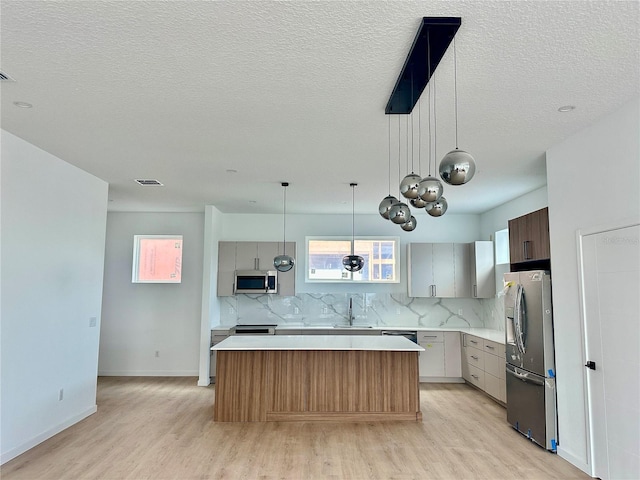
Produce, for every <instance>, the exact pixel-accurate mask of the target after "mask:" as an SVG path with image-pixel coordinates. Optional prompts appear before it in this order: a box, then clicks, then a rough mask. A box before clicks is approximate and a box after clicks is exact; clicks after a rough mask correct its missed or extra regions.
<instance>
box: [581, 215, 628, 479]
mask: <svg viewBox="0 0 640 480" xmlns="http://www.w3.org/2000/svg"><path fill="white" fill-rule="evenodd" d="M638 225H640V217H626V218H622V219H618V220H613V221H611V222H607V223H604V224H599V225H595V226H590V227H585V228H580V229H578V230H576V251H577V261H578V293H579V300H580V302H579V308H580V335H581V346H582V362H583V363H585V362H586V361H587V358H586V354H587V346H588V345H587V311H586V298H585V285H584V274H585V268H584V251H583V238H584V237H586V236H589V235H598V234H600V233H606V232H612V231H615V230H620V229H623V228H628V227H635V226H638ZM587 373H588V372H587V371H586V368H585V369H584V370H583V372H582V375H583V382H584V383H583V385H584V386H585V387H584V388H585V392H584V393H585V395H584V405H585V412H586V416H587V418H586V419H585V420H586V422H585V423H586V432H587V438H586V440H587V465H588V466H589V469H590V474H591V476H595V475H596V472H595V471H594V465H593V456H594V442H593V438H592V432H591V429H592V428H591V425H592V420H593V418H594V412H593V411H592V408H591V404H592V401H591V391H590V384H589V378H588V375H587Z"/></svg>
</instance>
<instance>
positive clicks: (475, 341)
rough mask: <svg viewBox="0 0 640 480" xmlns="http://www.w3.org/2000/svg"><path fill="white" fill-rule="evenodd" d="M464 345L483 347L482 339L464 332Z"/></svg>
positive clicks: (481, 348)
mask: <svg viewBox="0 0 640 480" xmlns="http://www.w3.org/2000/svg"><path fill="white" fill-rule="evenodd" d="M463 345H464V346H465V347H467V346H469V347H474V348H479V349H480V350H483V349H484V341H483V340H482V339H481V338H480V337H474V336H473V335H468V334H466V333H465V334H464V344H463Z"/></svg>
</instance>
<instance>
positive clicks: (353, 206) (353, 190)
mask: <svg viewBox="0 0 640 480" xmlns="http://www.w3.org/2000/svg"><path fill="white" fill-rule="evenodd" d="M356 185H357V183H352V184H351V255H355V253H354V252H355V243H356Z"/></svg>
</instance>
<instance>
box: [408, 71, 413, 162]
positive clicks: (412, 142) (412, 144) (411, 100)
mask: <svg viewBox="0 0 640 480" xmlns="http://www.w3.org/2000/svg"><path fill="white" fill-rule="evenodd" d="M411 103H413V73H411ZM413 130H414V129H413V110H412V111H411V173H412V174H413V173H414V168H413V144H414V141H413ZM408 138H409V136H408V135H407V139H408ZM407 155H409V152H407Z"/></svg>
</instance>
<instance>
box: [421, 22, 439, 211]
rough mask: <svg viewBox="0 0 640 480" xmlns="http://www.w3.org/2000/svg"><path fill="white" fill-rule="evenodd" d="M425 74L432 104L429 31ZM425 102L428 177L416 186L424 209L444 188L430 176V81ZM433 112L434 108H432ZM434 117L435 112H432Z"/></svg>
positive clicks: (437, 198) (437, 197)
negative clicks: (428, 80)
mask: <svg viewBox="0 0 640 480" xmlns="http://www.w3.org/2000/svg"><path fill="white" fill-rule="evenodd" d="M427 72H428V78H429V79H431V80H432V81H433V83H434V103H435V79H433V78H432V77H431V43H430V36H429V31H427ZM427 101H428V105H429V122H428V132H429V176H428V177H425V178H423V179H422V181H421V182H420V185H419V186H418V196H419V197H420V198H421V199H422V200H423V201H424V202H425V208H426V206H427V204H428V203H431V202H435V201H437V200H439V199H440V197H441V196H442V193H443V191H444V188H443V186H442V182H441V181H440V180H438V179H437V178H436V177H432V176H431V81H430V82H429V83H427ZM434 110H435V108H434ZM434 115H435V112H434Z"/></svg>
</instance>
